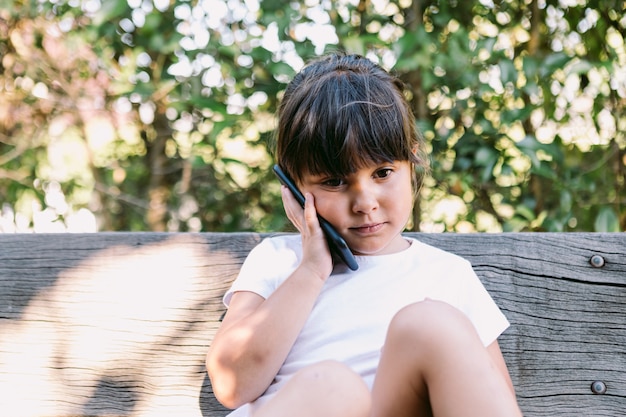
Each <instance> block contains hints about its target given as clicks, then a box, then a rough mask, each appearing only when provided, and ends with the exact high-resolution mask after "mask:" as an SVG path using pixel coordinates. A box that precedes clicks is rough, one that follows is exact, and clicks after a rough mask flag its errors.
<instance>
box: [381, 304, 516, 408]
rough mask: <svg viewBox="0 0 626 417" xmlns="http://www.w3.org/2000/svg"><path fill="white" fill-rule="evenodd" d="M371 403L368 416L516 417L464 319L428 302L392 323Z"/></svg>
mask: <svg viewBox="0 0 626 417" xmlns="http://www.w3.org/2000/svg"><path fill="white" fill-rule="evenodd" d="M372 402H373V403H372V414H371V415H372V416H373V417H389V416H394V417H404V416H406V417H409V416H410V417H415V416H416V415H417V416H432V415H434V416H437V417H447V416H464V417H468V416H480V417H490V416H494V417H495V416H498V417H508V416H515V417H518V416H521V412H520V410H519V408H518V406H517V402H516V399H515V395H514V393H513V392H512V390H511V388H510V386H509V384H508V382H507V380H506V379H505V377H504V376H503V375H502V373H501V372H500V371H499V370H498V369H497V368H496V366H495V365H494V363H493V361H492V360H491V357H490V356H489V354H488V353H487V350H486V349H485V347H484V346H483V345H482V342H481V341H480V339H479V337H478V335H477V333H476V331H475V329H474V326H473V325H472V323H471V322H470V321H469V319H467V317H465V315H463V314H462V313H461V312H459V311H458V310H456V309H455V308H454V307H452V306H450V305H448V304H446V303H442V302H437V301H430V300H427V301H423V302H420V303H416V304H413V305H410V306H408V307H405V308H404V309H402V310H401V311H400V312H398V314H396V316H395V317H394V319H393V320H392V322H391V324H390V326H389V330H388V333H387V339H386V341H385V347H384V349H383V354H382V357H381V361H380V364H379V367H378V372H377V374H376V380H375V382H374V387H373V391H372Z"/></svg>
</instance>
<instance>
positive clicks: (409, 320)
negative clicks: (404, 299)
mask: <svg viewBox="0 0 626 417" xmlns="http://www.w3.org/2000/svg"><path fill="white" fill-rule="evenodd" d="M394 336H395V337H399V338H400V339H402V340H404V341H405V342H410V341H413V342H416V343H421V344H422V346H423V343H428V344H437V343H439V342H442V343H450V342H452V341H453V340H455V339H458V338H459V337H463V338H465V337H470V338H472V337H475V336H476V337H477V334H476V330H475V329H474V325H473V324H472V322H471V321H470V320H469V319H468V318H467V316H465V314H463V313H462V312H461V311H459V310H458V309H457V308H455V307H453V306H451V305H450V304H448V303H445V302H443V301H435V300H430V299H426V300H424V301H420V302H417V303H414V304H410V305H408V306H406V307H404V308H402V309H401V310H400V311H398V312H397V313H396V315H395V316H394V318H393V319H392V321H391V323H390V325H389V337H394ZM452 338H453V339H452Z"/></svg>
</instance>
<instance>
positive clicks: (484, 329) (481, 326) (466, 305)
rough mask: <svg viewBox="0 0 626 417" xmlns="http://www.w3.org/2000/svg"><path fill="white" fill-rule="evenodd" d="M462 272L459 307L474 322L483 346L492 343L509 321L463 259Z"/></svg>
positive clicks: (467, 262)
mask: <svg viewBox="0 0 626 417" xmlns="http://www.w3.org/2000/svg"><path fill="white" fill-rule="evenodd" d="M463 264H464V266H463V269H464V272H463V273H462V274H459V277H462V278H461V279H462V282H460V283H459V284H460V285H459V287H461V288H462V291H461V292H460V293H459V302H460V306H459V308H460V309H461V310H462V311H463V312H464V313H465V314H466V315H467V317H469V319H470V320H471V322H472V323H473V324H474V327H475V328H476V331H477V332H478V335H479V336H480V339H481V341H482V342H483V344H484V345H485V346H489V345H490V344H491V343H493V342H494V341H495V340H496V339H497V338H498V337H499V336H500V335H501V334H502V333H503V332H504V331H505V330H506V329H507V328H508V327H509V325H510V324H509V321H508V320H507V318H506V316H505V315H504V313H502V311H501V310H500V308H499V307H498V306H497V304H496V303H495V301H494V300H493V298H492V297H491V295H490V294H489V293H488V292H487V289H486V288H485V286H484V285H483V284H482V282H481V281H480V279H479V278H478V276H477V275H476V273H475V272H474V269H473V268H472V266H471V264H470V263H469V261H467V260H465V259H464V260H463Z"/></svg>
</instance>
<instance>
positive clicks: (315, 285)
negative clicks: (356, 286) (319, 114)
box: [206, 191, 332, 408]
mask: <svg viewBox="0 0 626 417" xmlns="http://www.w3.org/2000/svg"><path fill="white" fill-rule="evenodd" d="M288 193H289V192H288V191H287V192H284V193H283V202H284V204H285V210H286V212H287V216H288V217H289V218H290V220H291V221H292V222H293V223H294V225H296V227H297V228H298V229H299V230H300V233H301V235H302V246H303V258H302V262H301V263H300V265H299V266H298V268H296V270H295V271H294V272H293V273H292V275H291V276H289V277H288V278H287V279H286V280H285V282H284V283H283V284H282V285H281V286H280V287H279V288H277V290H276V291H275V292H274V293H273V294H272V295H270V296H269V297H268V298H267V299H263V297H261V296H259V295H257V294H254V293H250V292H237V293H235V294H234V295H233V297H232V299H231V303H230V306H229V309H228V313H227V314H226V316H225V318H224V321H223V322H222V325H221V326H220V329H219V330H218V332H217V334H216V335H215V337H214V339H213V342H212V344H211V348H210V349H209V352H208V354H207V358H206V366H207V371H208V373H209V377H210V379H211V384H212V386H213V390H214V392H215V396H216V398H217V399H218V400H219V401H220V402H221V403H222V404H224V405H225V406H227V407H229V408H236V407H239V406H241V405H243V404H245V403H247V402H250V401H253V400H255V399H256V398H258V397H259V396H260V395H261V394H262V393H263V392H264V391H265V390H266V389H267V387H268V386H269V385H270V383H271V382H272V380H273V379H274V377H275V376H276V374H277V373H278V371H279V369H280V367H281V365H282V364H283V362H284V361H285V359H286V357H287V355H288V354H289V351H290V350H291V347H292V346H293V344H294V343H295V340H296V338H297V337H298V334H299V333H300V331H301V329H302V327H303V326H304V324H305V322H306V320H307V319H308V317H309V314H310V312H311V309H312V308H313V305H314V303H315V301H316V300H317V297H318V295H319V293H320V291H321V289H322V287H323V285H324V282H325V280H326V279H327V278H328V276H329V275H330V273H331V271H332V258H331V256H330V253H329V251H328V247H327V246H326V240H325V238H324V235H323V232H322V230H321V229H320V227H319V223H318V221H317V214H316V211H315V206H314V202H313V198H312V196H311V195H308V196H307V202H306V204H305V209H304V213H303V211H302V209H301V208H300V206H299V204H298V203H297V202H296V201H295V199H294V198H293V197H292V196H291V195H290V194H288ZM269 261H270V262H271V260H269Z"/></svg>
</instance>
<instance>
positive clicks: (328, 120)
mask: <svg viewBox="0 0 626 417" xmlns="http://www.w3.org/2000/svg"><path fill="white" fill-rule="evenodd" d="M275 157H276V160H277V162H278V164H279V165H280V166H281V167H282V168H283V170H284V171H285V172H286V173H287V174H288V175H289V176H290V177H292V178H293V179H294V180H296V182H301V180H302V176H303V175H304V174H312V175H329V176H332V177H338V178H341V177H345V176H347V175H348V174H350V173H353V172H355V171H356V170H357V169H359V168H362V167H364V166H366V165H369V164H371V163H376V164H379V163H386V162H393V161H410V162H411V163H412V165H413V166H414V167H415V168H416V169H415V172H416V175H415V177H414V179H415V180H416V181H415V182H416V184H415V185H416V186H419V183H421V180H422V178H423V176H424V175H425V174H426V172H427V171H428V165H429V164H428V158H427V156H426V153H425V151H424V140H423V138H422V136H421V134H420V133H419V132H418V130H417V127H416V125H415V117H414V116H413V113H412V111H411V109H410V107H409V105H408V103H407V101H406V99H405V97H404V85H403V83H402V82H401V81H400V80H399V79H398V78H397V77H394V76H392V75H391V74H390V73H389V72H387V71H385V70H384V69H383V68H382V67H380V66H379V65H377V64H375V63H374V62H372V61H371V60H369V59H367V58H364V57H362V56H359V55H346V54H342V53H334V54H331V55H327V56H324V57H322V58H319V59H317V60H315V61H313V62H311V63H310V64H309V65H307V66H305V67H304V69H302V71H300V72H299V73H298V74H297V75H296V76H295V77H294V79H293V80H292V81H291V82H290V83H289V85H288V86H287V89H286V90H285V93H284V97H283V99H282V102H281V104H280V107H279V111H278V131H277V142H276V152H275ZM416 188H417V187H416Z"/></svg>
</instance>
